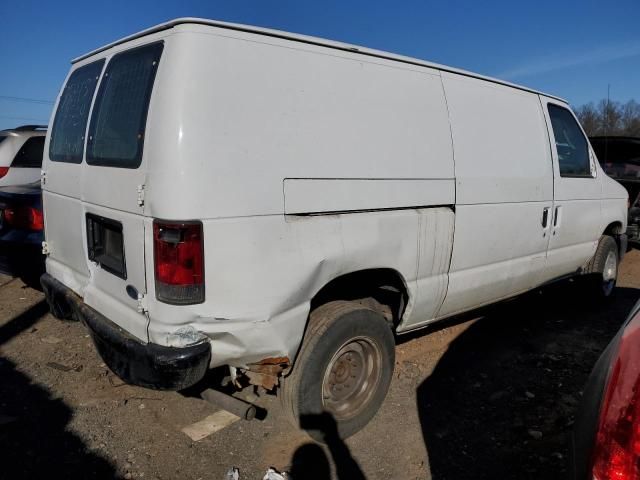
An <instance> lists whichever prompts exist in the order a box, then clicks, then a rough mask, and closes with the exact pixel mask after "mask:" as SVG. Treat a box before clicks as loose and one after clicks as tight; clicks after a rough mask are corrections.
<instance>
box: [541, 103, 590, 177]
mask: <svg viewBox="0 0 640 480" xmlns="http://www.w3.org/2000/svg"><path fill="white" fill-rule="evenodd" d="M548 108H549V117H550V118H551V126H552V127H553V136H554V137H555V138H556V151H557V152H558V163H559V166H560V176H561V177H589V178H591V176H592V175H591V162H590V160H589V144H588V143H587V139H586V138H585V136H584V134H583V133H582V130H581V129H580V126H579V125H578V122H576V120H575V118H574V117H573V115H572V114H571V112H570V111H569V110H567V109H566V108H562V107H560V106H558V105H554V104H551V103H550V104H548Z"/></svg>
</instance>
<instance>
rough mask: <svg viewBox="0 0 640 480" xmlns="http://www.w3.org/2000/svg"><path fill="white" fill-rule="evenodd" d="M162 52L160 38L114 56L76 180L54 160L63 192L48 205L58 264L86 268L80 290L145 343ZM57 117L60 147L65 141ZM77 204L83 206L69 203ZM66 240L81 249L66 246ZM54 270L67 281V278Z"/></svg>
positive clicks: (51, 186) (52, 184)
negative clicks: (146, 211) (150, 165)
mask: <svg viewBox="0 0 640 480" xmlns="http://www.w3.org/2000/svg"><path fill="white" fill-rule="evenodd" d="M162 49H163V44H162V43H161V42H155V43H151V44H147V45H143V46H140V47H136V48H131V49H127V50H124V51H122V52H119V53H116V54H114V55H112V56H111V57H108V58H107V59H106V62H105V66H104V72H103V73H102V76H101V78H100V81H99V84H98V85H97V88H96V91H95V94H94V95H93V97H94V101H93V106H92V108H91V114H90V118H88V121H85V123H84V124H85V125H86V130H85V131H84V132H83V140H84V137H86V141H85V142H84V144H85V146H86V147H85V151H84V155H83V156H82V157H81V159H82V161H81V162H80V164H79V165H74V167H76V170H75V171H74V172H73V178H74V180H75V181H73V180H70V179H66V178H61V177H62V175H61V173H62V172H58V171H57V169H58V164H56V162H55V161H53V162H51V163H50V164H49V169H48V170H47V176H46V187H45V189H46V190H48V191H50V192H51V193H52V194H53V193H54V192H55V193H56V195H55V198H52V199H47V200H46V202H45V209H46V215H47V242H48V244H49V247H50V252H51V253H50V259H51V262H50V263H51V264H52V265H54V267H55V263H56V262H57V263H60V264H62V266H68V267H71V269H72V270H76V271H79V272H80V273H81V275H78V276H76V278H77V279H78V280H79V283H80V284H81V285H80V287H81V292H78V293H80V294H81V295H82V296H83V297H84V301H85V303H87V304H88V305H89V306H91V307H93V308H95V309H96V310H98V311H100V312H101V313H102V314H104V315H105V316H107V317H109V318H110V319H111V320H113V321H114V322H115V323H118V324H119V325H120V326H121V327H123V328H125V329H126V330H128V331H129V332H131V333H132V334H134V335H136V336H137V337H139V338H141V339H143V340H147V333H146V323H147V321H146V318H145V316H144V315H142V313H143V312H141V311H140V310H141V303H140V302H139V300H140V299H141V297H142V296H143V295H144V294H145V293H146V278H145V251H144V243H145V242H144V239H145V221H144V216H143V202H144V200H143V197H142V194H141V192H142V191H143V189H144V184H145V177H146V162H145V159H144V156H143V147H144V142H145V137H146V135H145V134H146V131H145V130H146V121H147V114H148V110H149V104H150V102H151V94H152V90H153V85H154V81H155V76H156V71H157V68H158V64H159V61H160V56H161V54H162ZM74 73H75V72H74ZM93 73H95V72H93ZM72 79H73V74H72V76H71V77H70V80H69V81H71V80H72ZM68 83H69V82H68ZM65 91H66V88H65ZM63 97H64V94H63ZM63 100H64V98H62V99H61V103H62V101H63ZM59 110H60V107H59ZM57 115H58V114H57ZM57 115H56V119H55V121H54V128H53V132H52V135H51V137H52V138H51V143H52V144H53V146H52V147H51V148H50V150H51V151H52V152H53V151H54V150H55V148H54V147H55V145H56V143H55V142H56V141H58V139H57V138H56V137H57V132H56V123H55V122H57V121H58V118H57ZM60 121H61V122H64V121H65V117H62V118H61V120H60ZM87 124H88V125H87ZM52 160H53V158H52ZM70 183H73V184H72V185H71V184H70ZM52 197H53V195H52ZM67 197H71V198H67ZM74 202H75V203H77V204H78V205H79V206H76V205H73V206H71V205H68V204H74ZM65 206H67V208H65ZM65 210H66V212H65ZM67 216H69V218H68V219H67V218H64V217H67ZM69 223H71V224H73V228H72V229H71V230H70V231H68V232H67V231H66V229H65V228H63V227H61V225H66V224H69ZM78 239H81V240H80V241H81V242H82V244H81V247H82V248H78V247H79V246H80V245H78V242H79V240H78ZM66 242H68V243H69V245H73V247H65V246H61V243H66ZM70 248H71V249H73V250H74V251H73V252H70V251H68V250H69V249H70ZM80 257H82V258H80ZM48 268H49V265H48ZM53 273H54V276H57V277H58V279H60V280H62V281H63V283H64V279H65V277H64V275H63V276H60V275H55V273H56V272H53ZM84 274H86V278H82V277H83V276H84ZM68 286H70V287H71V288H73V285H68Z"/></svg>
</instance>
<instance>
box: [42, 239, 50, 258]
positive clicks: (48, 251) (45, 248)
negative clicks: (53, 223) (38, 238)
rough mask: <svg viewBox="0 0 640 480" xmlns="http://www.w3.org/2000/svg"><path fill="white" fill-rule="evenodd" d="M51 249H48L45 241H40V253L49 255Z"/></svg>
mask: <svg viewBox="0 0 640 480" xmlns="http://www.w3.org/2000/svg"><path fill="white" fill-rule="evenodd" d="M50 253H51V250H49V244H48V243H47V242H42V254H43V255H49V254H50Z"/></svg>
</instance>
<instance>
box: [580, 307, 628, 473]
mask: <svg viewBox="0 0 640 480" xmlns="http://www.w3.org/2000/svg"><path fill="white" fill-rule="evenodd" d="M572 453H573V469H574V479H575V480H587V479H598V480H606V479H620V480H637V479H639V478H640V301H639V302H638V303H636V305H635V307H634V308H633V309H632V310H631V313H630V315H629V317H628V319H627V321H626V322H625V323H624V324H623V325H622V327H621V328H620V330H619V331H618V334H617V335H616V336H615V337H614V339H613V340H612V341H611V342H610V343H609V345H608V346H607V348H606V349H605V351H604V352H603V353H602V355H601V356H600V358H599V360H598V362H597V363H596V365H595V367H594V369H593V371H592V372H591V375H590V377H589V380H588V382H587V385H586V386H585V388H584V394H583V402H582V406H581V409H580V412H579V414H578V416H577V417H576V423H575V425H574V432H573V450H572Z"/></svg>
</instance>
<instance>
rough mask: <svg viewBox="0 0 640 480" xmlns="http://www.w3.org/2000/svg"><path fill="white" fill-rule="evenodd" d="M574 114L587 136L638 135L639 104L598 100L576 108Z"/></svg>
mask: <svg viewBox="0 0 640 480" xmlns="http://www.w3.org/2000/svg"><path fill="white" fill-rule="evenodd" d="M575 111H576V115H577V116H578V119H579V120H580V123H581V124H582V127H583V128H584V130H585V132H587V135H589V136H598V135H616V136H630V137H640V104H639V103H638V102H636V101H635V100H629V101H628V102H627V103H624V104H622V103H620V102H615V101H608V100H606V99H604V100H600V101H599V102H598V104H597V105H596V104H594V103H593V102H590V103H587V104H585V105H582V106H581V107H578V108H576V110H575Z"/></svg>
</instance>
